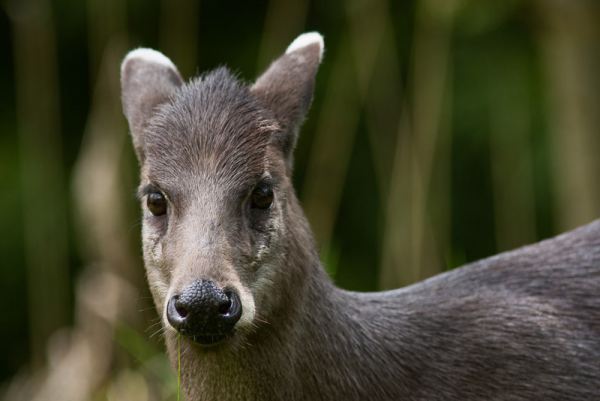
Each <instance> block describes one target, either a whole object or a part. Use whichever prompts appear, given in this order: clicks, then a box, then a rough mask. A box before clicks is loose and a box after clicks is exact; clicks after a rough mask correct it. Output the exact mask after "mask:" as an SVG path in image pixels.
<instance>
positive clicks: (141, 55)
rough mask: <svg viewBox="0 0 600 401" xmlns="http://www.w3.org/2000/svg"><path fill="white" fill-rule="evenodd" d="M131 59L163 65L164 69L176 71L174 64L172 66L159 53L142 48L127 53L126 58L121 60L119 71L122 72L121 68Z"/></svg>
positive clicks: (171, 63) (168, 60)
mask: <svg viewBox="0 0 600 401" xmlns="http://www.w3.org/2000/svg"><path fill="white" fill-rule="evenodd" d="M133 59H139V60H143V61H146V62H148V63H154V64H160V65H164V66H165V67H168V68H171V69H173V70H175V71H177V67H175V64H173V62H172V61H171V60H170V59H169V58H168V57H167V56H165V55H164V54H162V53H161V52H159V51H156V50H152V49H147V48H143V47H140V48H137V49H135V50H132V51H130V52H129V53H127V56H125V58H124V59H123V63H121V70H123V67H124V66H125V64H127V62H128V61H129V60H133Z"/></svg>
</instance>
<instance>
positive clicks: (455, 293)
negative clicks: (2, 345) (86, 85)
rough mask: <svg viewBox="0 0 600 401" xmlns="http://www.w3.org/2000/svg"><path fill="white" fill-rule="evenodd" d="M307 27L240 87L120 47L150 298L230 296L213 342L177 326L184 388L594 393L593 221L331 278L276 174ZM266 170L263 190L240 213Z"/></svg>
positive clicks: (209, 391) (302, 102) (300, 113)
mask: <svg viewBox="0 0 600 401" xmlns="http://www.w3.org/2000/svg"><path fill="white" fill-rule="evenodd" d="M310 35H312V36H307V37H305V39H306V40H301V41H298V42H297V43H300V44H302V46H299V47H298V46H293V47H292V48H291V50H290V51H289V52H288V53H286V54H285V55H283V56H281V57H280V58H279V59H278V60H276V61H275V62H274V63H273V64H272V65H271V67H270V68H269V69H268V70H267V72H265V74H263V75H262V76H261V77H260V78H259V79H258V80H257V82H256V83H255V84H254V85H252V86H247V85H245V84H244V83H242V82H240V81H238V80H237V79H236V78H235V77H234V76H233V75H232V74H230V73H229V72H228V71H227V70H226V69H223V68H221V69H217V70H216V71H213V72H211V73H209V74H206V75H203V76H202V77H200V78H196V79H194V80H192V81H191V82H190V83H189V84H183V83H182V82H183V81H182V80H180V79H179V78H177V77H179V75H178V73H177V71H176V70H175V69H174V66H173V67H170V64H169V63H156V62H154V63H153V61H152V60H143V59H141V58H139V57H137V58H136V57H134V56H132V57H130V58H126V59H125V61H124V62H123V67H122V84H123V102H124V110H125V114H126V116H127V118H128V120H129V122H130V128H131V131H132V136H133V139H134V144H135V146H136V151H137V153H138V156H139V159H140V163H141V180H142V188H144V191H142V196H143V194H144V193H146V192H148V191H161V193H164V194H165V196H167V197H168V199H169V214H168V215H166V216H162V217H161V216H153V215H152V214H151V213H149V212H148V210H147V208H145V207H144V228H143V237H144V259H145V262H146V269H147V274H148V280H149V283H150V287H151V289H152V292H153V296H154V300H155V302H156V305H157V308H158V310H159V311H160V313H161V314H164V310H165V300H166V299H168V298H169V297H170V296H172V295H173V294H175V293H177V292H178V291H181V288H183V286H185V285H186V283H189V282H191V281H193V280H197V279H210V280H213V281H214V282H216V283H218V285H220V286H223V287H224V286H229V287H232V288H236V290H237V291H239V292H240V294H241V299H242V304H243V308H244V315H243V316H242V319H241V320H240V322H238V324H237V327H236V332H235V334H234V335H233V336H232V337H231V338H229V339H227V340H226V341H225V342H224V343H222V344H219V345H217V346H214V347H210V348H206V347H203V346H200V345H198V344H195V343H194V342H193V341H190V340H188V339H185V338H182V350H181V351H182V354H181V355H182V356H181V366H182V383H183V388H184V391H185V393H186V399H187V400H189V401H192V400H194V401H195V400H216V399H227V400H234V401H235V400H261V401H263V400H264V401H268V400H298V401H299V400H307V401H308V400H311V401H312V400H356V401H358V400H433V401H435V400H545V401H546V400H591V399H596V398H598V397H600V221H596V222H594V223H591V224H589V225H587V226H585V227H582V228H579V229H577V230H575V231H572V232H570V233H567V234H563V235H561V236H559V237H556V238H554V239H550V240H546V241H543V242H540V243H538V244H535V245H531V246H528V247H524V248H521V249H519V250H516V251H513V252H508V253H503V254H501V255H497V256H494V257H492V258H489V259H485V260H483V261H480V262H477V263H473V264H471V265H467V266H463V267H461V268H458V269H455V270H453V271H451V272H448V273H444V274H441V275H438V276H436V277H433V278H431V279H429V280H426V281H424V282H421V283H418V284H415V285H412V286H409V287H406V288H402V289H398V290H394V291H387V292H376V293H356V292H350V291H345V290H342V289H339V288H337V287H336V286H335V285H334V284H333V283H332V282H331V280H330V279H329V277H328V276H327V275H326V273H325V272H324V270H323V268H322V266H321V263H320V261H319V257H318V254H317V251H316V246H315V244H314V241H313V238H312V234H311V232H310V228H309V226H308V223H307V221H306V218H305V217H304V214H303V212H302V209H301V207H300V205H299V202H298V200H297V198H296V195H295V193H294V190H293V187H292V184H291V160H292V150H293V146H294V144H295V141H296V135H297V132H298V127H299V126H300V124H301V122H302V119H303V118H304V115H305V113H306V111H307V109H308V105H309V104H310V98H311V96H312V88H313V86H314V76H315V74H316V69H317V67H318V64H319V62H320V57H321V54H322V51H323V49H322V47H319V46H322V45H321V44H320V43H317V42H318V41H313V38H316V39H318V38H320V36H315V35H318V34H314V33H313V34H310ZM138 54H139V51H138ZM142 54H143V52H142ZM153 59H158V60H162V58H160V57H155V58H153ZM173 77H175V78H173ZM155 81H157V82H158V84H156V85H154V84H153V82H155ZM144 82H146V86H144V85H143V84H142V83H144ZM326 173H327V172H324V174H326ZM265 179H266V180H268V182H269V183H270V185H272V187H273V191H274V193H275V197H274V201H273V204H272V205H271V207H270V208H269V210H265V211H257V210H252V209H251V208H248V207H247V204H248V194H249V193H251V191H252V188H253V186H254V185H255V184H256V183H257V182H260V181H261V180H265ZM142 202H143V199H142ZM164 324H165V331H166V332H165V338H166V342H167V347H168V351H169V355H170V357H171V360H172V361H173V363H174V364H175V363H176V362H177V361H176V356H177V354H178V350H177V348H176V345H177V341H176V336H177V334H176V332H175V331H174V330H173V329H172V328H170V327H169V324H168V322H166V320H165V321H164Z"/></svg>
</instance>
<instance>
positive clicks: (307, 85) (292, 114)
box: [251, 32, 324, 162]
mask: <svg viewBox="0 0 600 401" xmlns="http://www.w3.org/2000/svg"><path fill="white" fill-rule="evenodd" d="M323 50H324V44H323V37H322V36H321V34H319V33H317V32H308V33H304V34H302V35H300V36H298V37H297V38H296V39H295V40H294V41H293V42H292V43H291V44H290V45H289V46H288V48H287V50H286V52H285V54H283V55H282V56H280V57H279V58H278V59H277V60H275V61H274V62H273V63H272V64H271V65H270V66H269V68H268V69H267V71H265V72H264V73H263V74H262V75H261V76H260V77H259V78H258V79H257V80H256V82H255V83H254V85H253V86H252V88H251V91H252V93H253V94H254V95H255V96H256V97H257V98H258V99H259V100H260V101H262V102H263V104H264V106H265V107H266V108H268V109H269V110H271V111H272V112H273V114H274V115H275V118H276V119H277V121H278V122H279V124H280V126H281V131H280V132H279V133H278V134H277V137H275V138H274V139H275V141H277V143H278V144H279V145H280V146H281V148H282V151H283V153H284V155H285V156H286V158H287V159H288V160H290V162H291V159H292V152H293V150H294V147H295V145H296V138H297V136H298V129H299V127H300V125H301V123H302V121H303V119H304V117H305V115H306V112H307V111H308V108H309V106H310V103H311V101H312V97H313V91H314V86H315V76H316V74H317V69H318V67H319V64H320V63H321V58H322V57H323Z"/></svg>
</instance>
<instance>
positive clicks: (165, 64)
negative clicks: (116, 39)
mask: <svg viewBox="0 0 600 401" xmlns="http://www.w3.org/2000/svg"><path fill="white" fill-rule="evenodd" d="M182 83H183V79H182V78H181V75H179V72H178V71H177V68H176V67H175V65H174V64H173V63H172V62H171V60H169V58H168V57H166V56H165V55H164V54H162V53H160V52H157V51H156V50H152V49H143V48H140V49H135V50H132V51H130V52H129V53H128V54H127V56H125V59H124V60H123V63H121V101H122V102H123V112H124V114H125V117H127V121H128V122H129V130H130V131H131V136H132V139H133V146H134V148H135V152H136V154H137V156H138V159H139V160H140V162H143V160H144V137H143V132H144V129H145V128H146V125H147V123H148V120H149V119H150V117H152V115H153V114H154V112H155V110H156V107H157V106H159V105H160V104H162V103H164V102H166V101H167V100H168V99H169V96H171V95H172V94H173V93H174V92H175V91H176V90H177V88H179V87H180V86H181V84H182Z"/></svg>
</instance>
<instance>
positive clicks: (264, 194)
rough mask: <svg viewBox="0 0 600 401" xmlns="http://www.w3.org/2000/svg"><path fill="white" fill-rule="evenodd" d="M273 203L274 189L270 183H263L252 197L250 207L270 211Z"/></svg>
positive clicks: (254, 191) (255, 189)
mask: <svg viewBox="0 0 600 401" xmlns="http://www.w3.org/2000/svg"><path fill="white" fill-rule="evenodd" d="M272 203H273V187H272V185H271V184H270V183H268V182H264V181H263V182H261V183H260V184H258V185H257V186H256V188H254V190H253V191H252V194H251V195H250V207H251V208H253V209H263V210H264V209H268V208H269V207H270V206H271V204H272Z"/></svg>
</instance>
